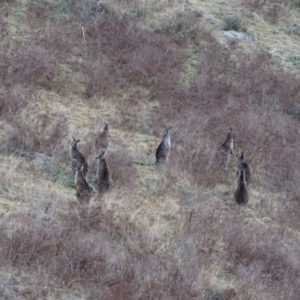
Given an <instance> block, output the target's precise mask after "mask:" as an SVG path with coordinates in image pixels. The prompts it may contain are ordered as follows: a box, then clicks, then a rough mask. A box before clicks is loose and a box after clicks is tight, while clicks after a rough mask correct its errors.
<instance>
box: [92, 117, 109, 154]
mask: <svg viewBox="0 0 300 300" xmlns="http://www.w3.org/2000/svg"><path fill="white" fill-rule="evenodd" d="M108 125H109V123H106V122H104V128H103V130H102V131H101V132H100V133H98V134H97V135H96V138H95V149H96V151H97V153H100V152H101V151H106V150H107V148H108V138H109V128H108Z"/></svg>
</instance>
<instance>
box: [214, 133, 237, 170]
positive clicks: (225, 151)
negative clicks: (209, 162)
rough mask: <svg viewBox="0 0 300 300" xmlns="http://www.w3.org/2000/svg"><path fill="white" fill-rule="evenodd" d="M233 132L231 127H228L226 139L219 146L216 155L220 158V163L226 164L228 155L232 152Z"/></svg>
mask: <svg viewBox="0 0 300 300" xmlns="http://www.w3.org/2000/svg"><path fill="white" fill-rule="evenodd" d="M234 138H235V134H234V132H233V130H232V128H230V129H229V132H228V135H227V139H226V141H225V142H224V143H223V144H222V145H221V146H220V147H219V149H218V153H217V155H218V156H219V157H220V158H221V160H222V163H223V164H226V167H227V164H228V160H229V156H230V155H231V154H232V153H233V139H234Z"/></svg>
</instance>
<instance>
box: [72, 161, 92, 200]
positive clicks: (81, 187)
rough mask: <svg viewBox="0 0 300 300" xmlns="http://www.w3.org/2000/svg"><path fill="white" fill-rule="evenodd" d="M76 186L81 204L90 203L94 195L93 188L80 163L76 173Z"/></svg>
mask: <svg viewBox="0 0 300 300" xmlns="http://www.w3.org/2000/svg"><path fill="white" fill-rule="evenodd" d="M75 188H76V198H77V200H78V202H79V203H80V204H88V203H89V202H90V199H91V197H92V193H93V188H92V187H91V186H90V185H89V184H88V183H87V181H86V179H85V177H84V174H83V172H82V171H81V167H80V166H79V165H78V166H77V170H76V173H75Z"/></svg>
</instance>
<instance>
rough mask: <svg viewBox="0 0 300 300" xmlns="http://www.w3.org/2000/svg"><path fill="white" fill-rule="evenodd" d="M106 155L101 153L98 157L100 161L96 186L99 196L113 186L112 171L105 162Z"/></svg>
mask: <svg viewBox="0 0 300 300" xmlns="http://www.w3.org/2000/svg"><path fill="white" fill-rule="evenodd" d="M104 154H105V152H104V151H101V152H100V153H99V155H98V156H96V159H99V161H98V164H97V173H96V179H95V184H96V189H97V191H98V193H99V194H101V193H102V192H105V191H106V190H108V189H109V188H110V187H111V186H112V179H111V175H110V170H109V167H108V165H107V162H106V160H105V157H104Z"/></svg>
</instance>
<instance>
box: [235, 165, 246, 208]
mask: <svg viewBox="0 0 300 300" xmlns="http://www.w3.org/2000/svg"><path fill="white" fill-rule="evenodd" d="M234 199H235V201H236V202H237V203H238V204H247V203H248V201H249V191H248V186H247V183H246V180H245V171H244V170H240V171H239V177H238V179H237V186H236V189H235V191H234Z"/></svg>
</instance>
